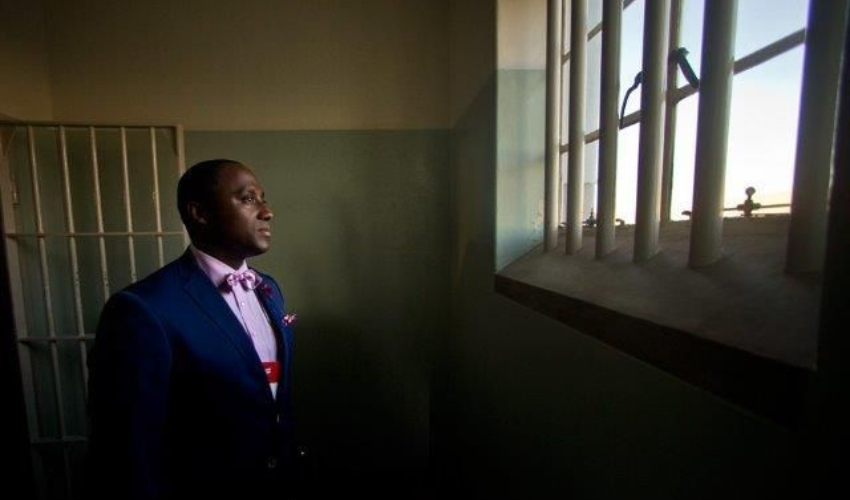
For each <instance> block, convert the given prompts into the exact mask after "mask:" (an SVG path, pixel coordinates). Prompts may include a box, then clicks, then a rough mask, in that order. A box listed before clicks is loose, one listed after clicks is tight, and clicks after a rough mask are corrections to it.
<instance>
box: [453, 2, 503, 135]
mask: <svg viewBox="0 0 850 500" xmlns="http://www.w3.org/2000/svg"><path fill="white" fill-rule="evenodd" d="M450 1H451V43H452V46H451V60H450V66H451V70H450V72H451V85H450V105H449V107H450V121H451V125H453V126H454V125H455V124H456V122H457V121H458V119H460V118H461V116H463V114H464V113H465V112H466V109H467V107H468V106H469V105H470V104H471V103H472V100H473V99H474V98H475V97H476V96H477V95H478V93H479V91H480V90H481V88H482V87H483V86H484V85H485V84H486V83H487V81H488V79H489V78H490V77H491V75H492V73H493V68H494V67H495V66H496V53H495V51H494V42H495V38H496V29H495V28H496V26H495V24H494V23H492V22H490V21H491V20H492V19H493V18H494V17H495V12H494V10H495V9H496V4H495V2H494V1H493V0H450ZM472 26H474V27H475V29H470V27H472Z"/></svg>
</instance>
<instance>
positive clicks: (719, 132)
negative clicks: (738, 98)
mask: <svg viewBox="0 0 850 500" xmlns="http://www.w3.org/2000/svg"><path fill="white" fill-rule="evenodd" d="M737 12H738V2H737V0H727V1H725V2H713V1H711V0H706V2H705V22H704V27H703V34H702V38H703V40H702V46H703V47H705V48H706V50H703V51H702V68H701V70H700V82H701V85H700V98H699V113H698V117H697V145H696V165H695V168H694V203H693V214H692V215H691V247H690V255H689V258H688V263H689V265H690V266H691V267H699V266H705V265H708V264H711V263H712V262H714V261H716V260H717V259H719V258H720V255H721V244H722V240H723V196H724V191H725V179H726V149H727V143H728V139H729V107H730V106H729V105H730V101H731V98H732V79H733V76H734V73H733V65H734V63H735V25H736V23H735V19H736V17H737Z"/></svg>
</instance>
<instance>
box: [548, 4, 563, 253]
mask: <svg viewBox="0 0 850 500" xmlns="http://www.w3.org/2000/svg"><path fill="white" fill-rule="evenodd" d="M562 3H563V0H549V1H548V17H547V24H548V29H547V31H546V54H547V57H546V167H545V168H546V170H545V175H544V206H545V210H544V213H543V226H544V233H543V242H544V248H545V249H546V250H547V251H548V250H553V249H554V248H555V247H557V246H558V223H559V222H560V215H559V212H560V205H559V200H558V198H559V197H558V192H559V191H560V184H561V126H560V125H561V119H560V115H561V70H562V62H561V46H562V45H563V43H562V39H561V8H562Z"/></svg>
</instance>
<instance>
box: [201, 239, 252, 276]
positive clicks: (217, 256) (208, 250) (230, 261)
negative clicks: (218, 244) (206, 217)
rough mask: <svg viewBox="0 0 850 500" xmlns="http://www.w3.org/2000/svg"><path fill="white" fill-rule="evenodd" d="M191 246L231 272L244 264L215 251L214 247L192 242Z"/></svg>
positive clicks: (242, 260)
mask: <svg viewBox="0 0 850 500" xmlns="http://www.w3.org/2000/svg"><path fill="white" fill-rule="evenodd" d="M192 246H194V247H195V248H196V249H197V250H200V251H201V252H203V253H205V254H207V255H208V256H210V257H212V258H214V259H216V260H218V261H220V262H221V263H222V264H225V265H227V266H228V267H230V268H232V269H233V270H237V269H239V268H240V267H242V265H243V264H245V259H235V258H233V257H230V256H228V255H226V254H225V253H224V252H221V251H220V250H217V249H216V248H215V247H211V246H209V245H206V244H204V243H200V242H194V241H193V242H192Z"/></svg>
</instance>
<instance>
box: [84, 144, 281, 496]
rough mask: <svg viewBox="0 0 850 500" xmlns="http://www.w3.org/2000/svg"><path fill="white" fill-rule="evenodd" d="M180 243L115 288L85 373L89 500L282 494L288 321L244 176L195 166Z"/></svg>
mask: <svg viewBox="0 0 850 500" xmlns="http://www.w3.org/2000/svg"><path fill="white" fill-rule="evenodd" d="M177 191H178V192H177V203H178V208H179V210H180V216H181V219H182V220H183V223H184V225H185V226H186V229H187V231H188V233H189V236H190V238H191V240H192V245H191V246H190V247H189V248H188V249H187V250H186V252H185V253H184V254H183V256H182V257H180V258H178V259H177V260H175V261H174V262H171V263H170V264H168V265H166V266H165V267H163V268H162V269H160V270H159V271H157V272H155V273H153V274H152V275H150V276H148V277H147V278H145V279H143V280H141V281H139V282H137V283H135V284H133V285H131V286H129V287H127V288H125V289H124V290H122V291H120V292H118V293H117V294H115V295H114V296H113V297H112V298H110V300H109V301H108V302H107V304H106V306H105V307H104V310H103V312H102V314H101V317H100V322H99V324H98V329H97V335H96V340H95V344H94V347H93V349H92V355H91V357H90V361H91V362H90V366H89V371H90V377H89V398H90V400H89V420H90V422H89V423H90V441H89V457H88V458H89V460H88V471H87V478H88V487H89V490H90V491H91V493H92V494H93V495H94V496H96V497H97V498H110V499H112V498H115V499H165V498H168V499H172V498H181V499H188V498H224V497H230V498H254V499H270V498H275V499H278V498H288V497H289V496H291V493H292V491H293V481H294V478H293V477H292V475H291V471H292V469H293V460H294V457H293V443H292V439H293V432H292V420H291V389H292V383H291V382H292V372H291V367H292V348H293V340H292V330H291V329H292V326H293V324H292V323H293V318H294V316H293V315H289V314H286V309H285V307H284V301H283V295H282V294H281V291H280V288H279V287H278V285H277V283H276V282H275V281H274V279H272V278H271V277H270V276H267V275H265V274H262V273H259V272H257V271H255V270H253V269H250V268H248V267H247V265H246V259H247V258H250V257H254V256H256V255H259V254H262V253H264V252H266V251H267V250H268V249H269V247H270V244H271V234H272V233H271V225H270V223H271V220H272V217H273V215H272V212H271V210H270V209H269V206H268V204H267V203H266V201H265V193H264V191H263V188H262V186H261V185H260V183H259V182H258V181H257V178H256V177H255V176H254V173H253V172H252V171H251V170H250V169H249V168H248V167H246V166H244V165H242V164H240V163H238V162H235V161H232V160H210V161H205V162H201V163H199V164H196V165H194V166H193V167H192V168H190V169H189V170H188V171H186V173H185V174H184V175H183V176H182V177H181V179H180V182H179V184H178V188H177Z"/></svg>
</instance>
